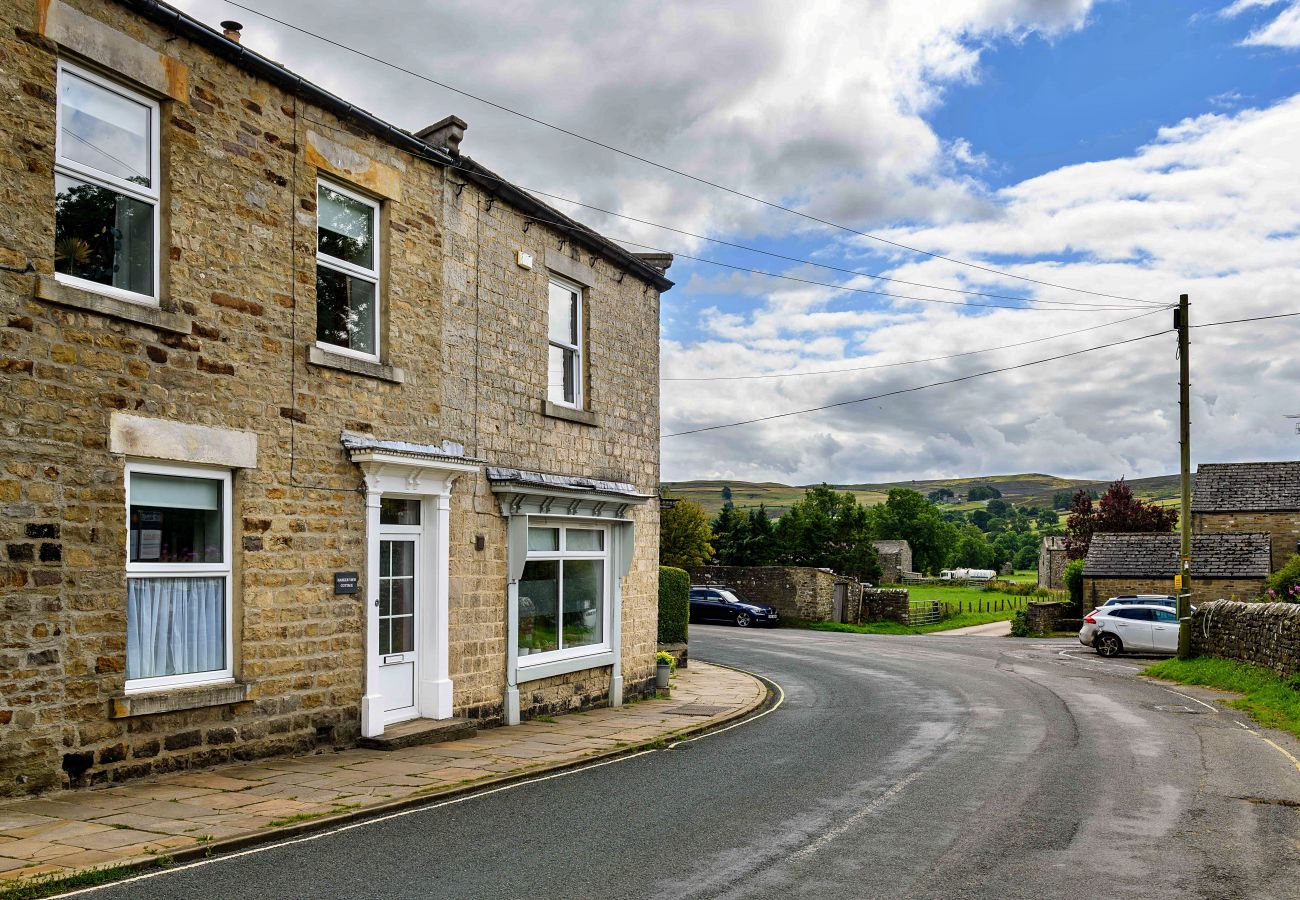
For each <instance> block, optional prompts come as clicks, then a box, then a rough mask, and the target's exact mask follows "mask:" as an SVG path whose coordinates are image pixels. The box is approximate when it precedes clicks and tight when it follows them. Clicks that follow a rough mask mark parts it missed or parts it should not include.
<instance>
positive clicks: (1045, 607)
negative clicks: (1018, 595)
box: [1025, 603, 1078, 637]
mask: <svg viewBox="0 0 1300 900" xmlns="http://www.w3.org/2000/svg"><path fill="white" fill-rule="evenodd" d="M1073 613H1074V609H1073V607H1072V606H1071V604H1069V603H1028V604H1026V605H1025V625H1026V626H1027V627H1028V628H1029V633H1030V634H1032V635H1036V636H1038V637H1042V636H1043V635H1045V634H1048V633H1050V632H1053V631H1062V630H1066V629H1068V628H1070V626H1072V625H1075V624H1076V623H1077V621H1078V620H1077V619H1073V618H1071V615H1072V614H1073ZM1076 627H1077V626H1076Z"/></svg>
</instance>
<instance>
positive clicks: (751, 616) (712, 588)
mask: <svg viewBox="0 0 1300 900" xmlns="http://www.w3.org/2000/svg"><path fill="white" fill-rule="evenodd" d="M690 602H691V621H692V622H734V623H735V624H736V625H739V626H740V627H741V628H748V627H749V626H751V625H769V626H776V625H777V624H778V623H779V622H780V620H781V619H780V616H778V615H777V614H776V610H775V609H773V608H772V607H770V606H765V605H764V604H762V603H754V602H753V601H751V600H746V599H745V598H744V597H742V596H741V595H740V593H739V592H738V591H736V589H735V588H730V587H724V586H723V585H714V584H707V585H705V584H693V585H691V601H690Z"/></svg>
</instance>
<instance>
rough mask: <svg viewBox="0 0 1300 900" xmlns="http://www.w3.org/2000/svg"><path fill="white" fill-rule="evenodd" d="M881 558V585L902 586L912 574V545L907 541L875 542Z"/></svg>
mask: <svg viewBox="0 0 1300 900" xmlns="http://www.w3.org/2000/svg"><path fill="white" fill-rule="evenodd" d="M872 544H873V545H874V546H875V548H876V553H877V554H878V555H879V556H880V583H881V584H902V582H903V576H904V575H908V574H913V573H912V545H911V544H909V543H908V542H907V541H873V542H872Z"/></svg>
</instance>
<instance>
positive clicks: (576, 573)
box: [562, 559, 605, 647]
mask: <svg viewBox="0 0 1300 900" xmlns="http://www.w3.org/2000/svg"><path fill="white" fill-rule="evenodd" d="M604 573H605V561H604V560H600V559H566V560H565V561H564V635H563V640H562V646H564V647H583V646H586V645H588V644H599V643H600V642H601V640H602V638H603V634H602V632H603V625H604V623H603V622H602V616H601V609H602V608H603V607H604V601H605V597H604Z"/></svg>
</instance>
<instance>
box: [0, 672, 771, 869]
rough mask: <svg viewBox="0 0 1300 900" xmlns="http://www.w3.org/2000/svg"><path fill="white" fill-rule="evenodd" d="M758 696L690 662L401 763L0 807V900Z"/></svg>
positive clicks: (415, 794) (239, 772)
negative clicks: (654, 681) (32, 882)
mask: <svg viewBox="0 0 1300 900" xmlns="http://www.w3.org/2000/svg"><path fill="white" fill-rule="evenodd" d="M766 696H767V688H766V687H765V686H764V685H763V683H762V682H760V681H759V680H758V679H757V678H754V677H753V676H751V675H748V674H746V673H744V672H738V671H736V670H734V669H726V668H723V667H721V666H712V665H709V664H708V663H703V662H699V661H692V662H691V663H690V666H689V668H687V669H681V670H679V671H678V672H677V673H676V674H675V675H674V676H673V679H672V689H671V698H670V699H659V700H646V701H642V702H640V703H631V704H627V705H624V706H622V707H619V708H617V709H610V708H603V709H593V710H591V711H588V712H581V713H572V714H569V715H564V716H559V717H557V718H554V719H549V718H547V719H534V720H531V721H528V722H524V723H522V724H520V725H515V726H512V727H504V728H489V729H484V730H482V731H480V732H479V733H478V734H477V735H476V736H475V737H472V738H468V739H465V740H458V741H449V742H445V743H441V744H431V745H427V746H419V747H410V748H407V749H404V750H395V751H384V750H362V749H353V750H343V751H334V750H324V751H320V752H318V753H314V754H311V755H307V756H295V757H279V758H269V759H262V760H257V761H256V762H251V763H239V764H231V765H224V766H218V767H215V768H211V769H202V770H193V771H188V772H178V773H174V774H171V775H163V776H159V777H157V778H153V779H149V780H142V781H137V782H130V783H127V784H124V785H120V786H116V787H107V788H93V789H81V790H75V791H59V792H54V793H49V794H42V795H40V796H37V797H29V798H24V799H19V800H11V801H8V802H3V803H0V893H2V892H4V890H5V888H4V885H5V884H6V883H7V884H9V885H10V886H13V884H14V882H15V881H16V880H18V879H28V878H37V877H42V878H59V877H61V876H63V875H70V874H72V873H74V872H76V871H80V870H84V869H91V868H101V867H112V866H118V865H137V864H149V863H154V862H158V861H159V860H162V861H165V860H166V859H167V858H168V857H175V856H177V855H179V856H191V855H193V854H195V853H196V852H198V853H202V852H206V851H207V850H208V849H211V850H212V851H214V852H218V851H220V850H222V849H224V848H225V847H230V846H239V845H243V844H245V843H247V842H249V841H251V840H257V839H265V840H273V839H275V838H276V837H279V836H281V835H285V834H289V833H292V832H294V831H297V830H300V829H301V828H303V827H320V826H321V825H323V824H326V823H327V822H328V823H331V824H332V823H334V822H338V821H342V820H346V819H349V818H357V817H360V816H365V815H369V814H373V813H375V812H376V811H378V810H380V809H383V808H386V807H393V806H400V805H403V804H404V803H410V802H418V800H419V799H422V798H426V797H433V796H438V795H440V794H446V793H452V792H457V791H461V790H465V789H467V788H472V787H476V786H478V785H487V784H493V783H499V782H502V781H509V780H513V779H517V778H522V777H528V776H532V775H536V774H538V773H540V772H544V771H546V770H548V769H556V768H562V767H565V766H569V765H573V764H575V763H580V762H582V761H585V760H589V759H592V758H596V757H601V756H611V755H616V754H619V753H625V752H628V751H629V750H632V749H635V748H636V747H640V746H644V745H646V744H648V743H654V742H656V741H660V740H664V739H668V738H672V737H677V736H680V735H683V734H686V733H689V732H695V731H700V730H703V729H706V728H709V727H713V726H715V725H718V724H720V723H722V722H725V721H729V720H731V719H735V718H739V717H740V716H743V715H744V714H745V713H747V712H749V711H750V710H752V709H755V708H757V707H758V706H760V705H761V704H762V703H763V701H764V700H765V699H766ZM304 823H311V824H310V826H305V825H304Z"/></svg>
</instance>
